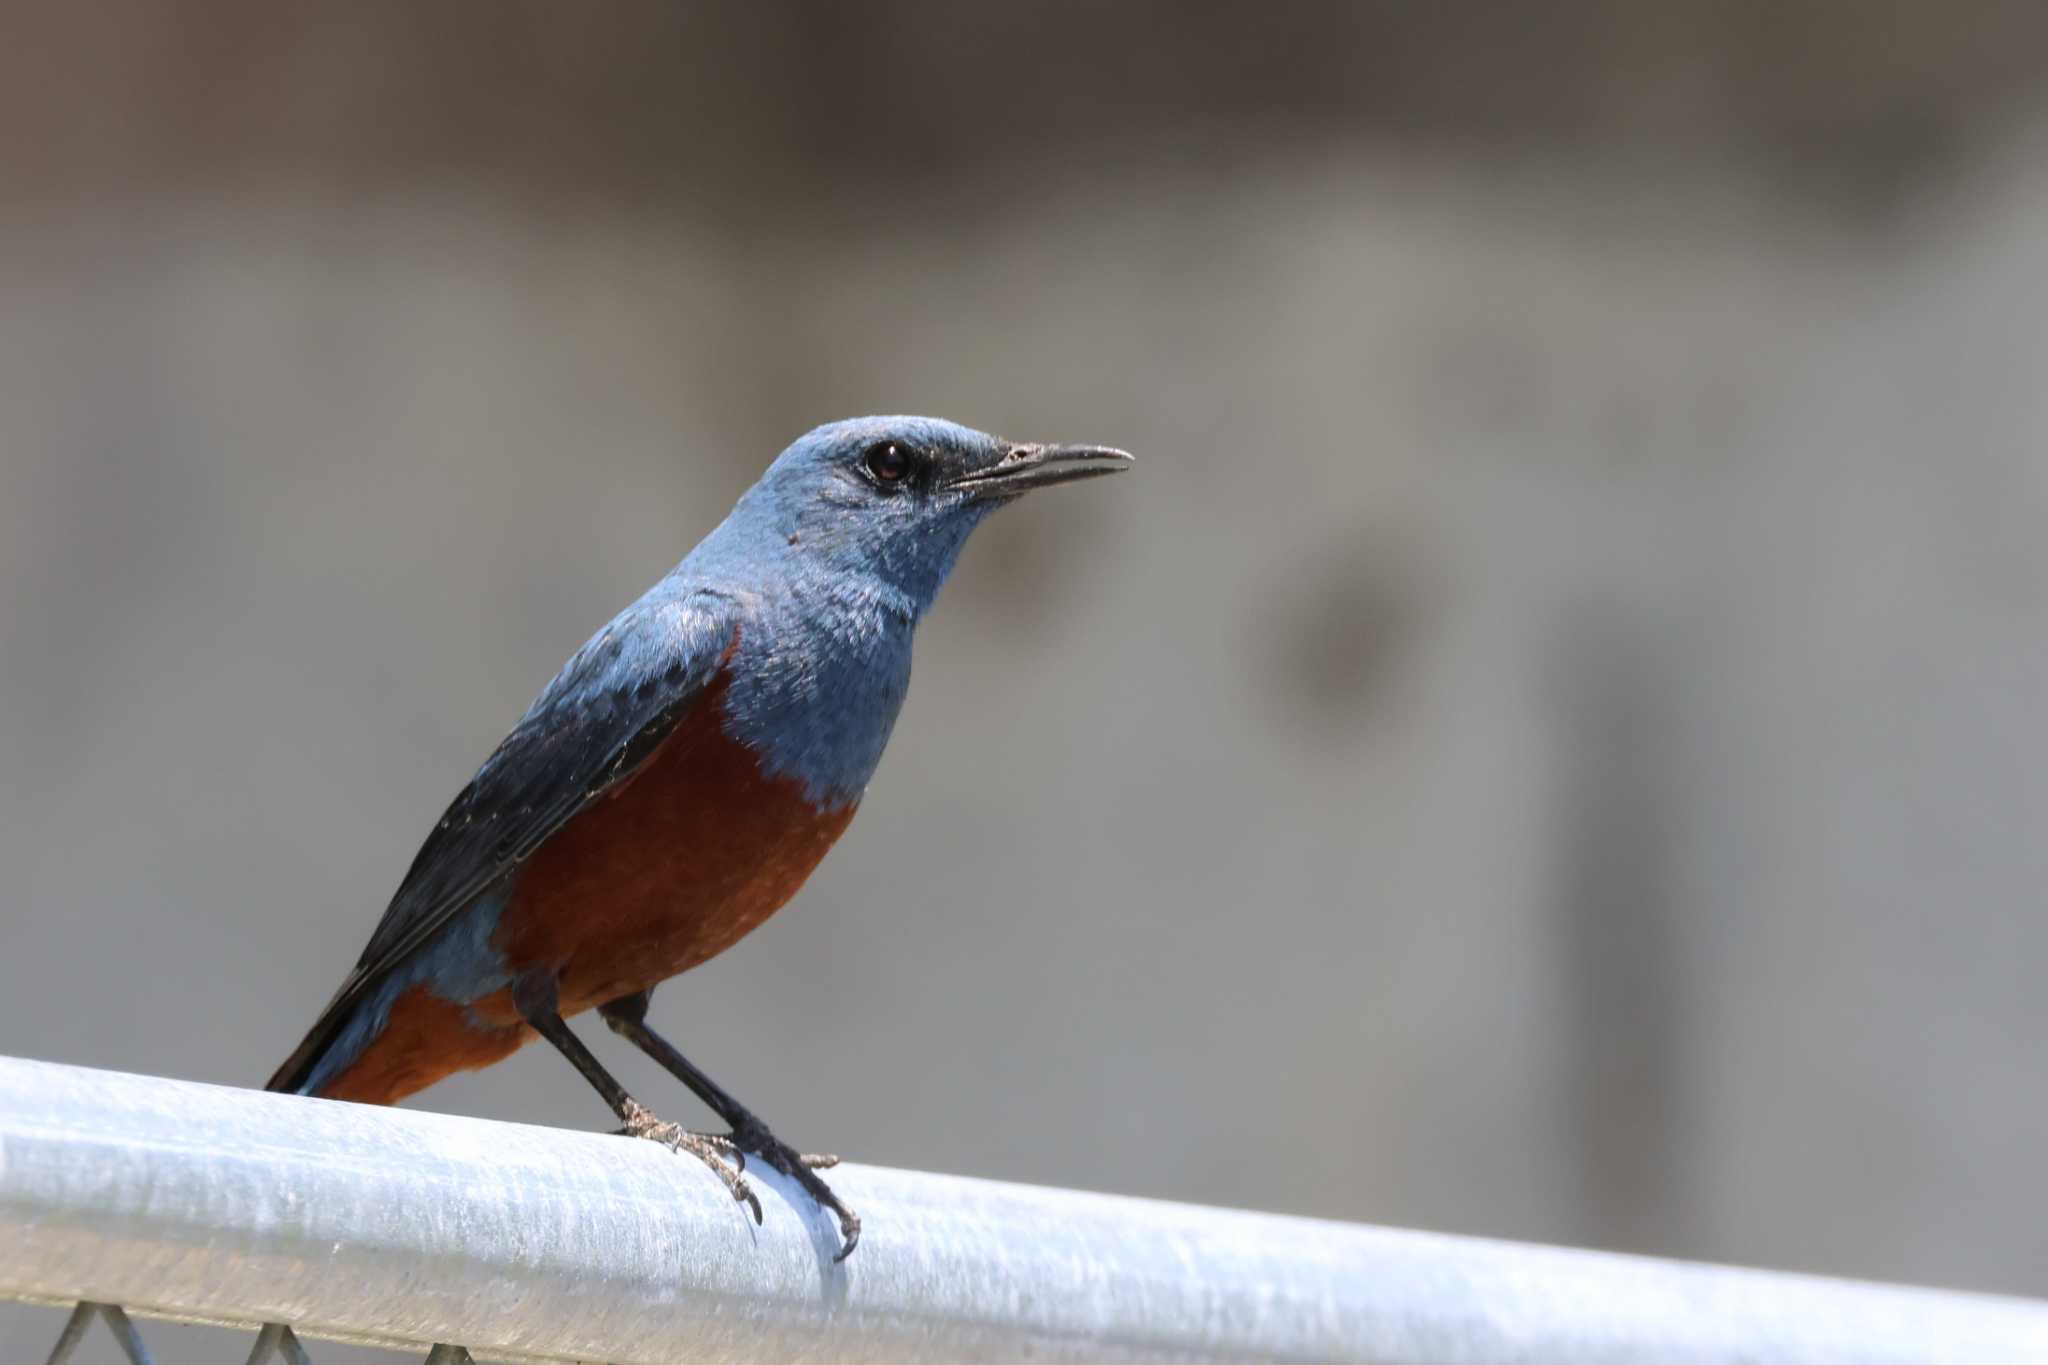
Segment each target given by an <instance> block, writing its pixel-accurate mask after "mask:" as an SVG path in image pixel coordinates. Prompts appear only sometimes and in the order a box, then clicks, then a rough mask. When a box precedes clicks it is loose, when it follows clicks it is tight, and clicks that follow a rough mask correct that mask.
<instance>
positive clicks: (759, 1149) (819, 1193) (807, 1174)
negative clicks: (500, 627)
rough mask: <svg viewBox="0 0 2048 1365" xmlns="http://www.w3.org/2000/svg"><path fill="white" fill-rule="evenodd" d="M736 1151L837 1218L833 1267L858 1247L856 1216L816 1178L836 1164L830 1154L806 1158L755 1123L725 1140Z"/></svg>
mask: <svg viewBox="0 0 2048 1365" xmlns="http://www.w3.org/2000/svg"><path fill="white" fill-rule="evenodd" d="M726 1141H727V1142H728V1143H730V1144H731V1145H732V1146H733V1147H734V1148H736V1149H738V1150H740V1151H751V1152H753V1153H754V1154H755V1155H757V1156H759V1157H760V1158H761V1159H762V1160H763V1161H765V1162H767V1163H768V1164H769V1165H770V1166H773V1167H774V1168H775V1169H776V1170H778V1171H780V1172H782V1173H783V1174H784V1175H786V1176H788V1177H789V1178H790V1179H791V1180H794V1181H795V1182H796V1183H797V1184H799V1185H801V1186H802V1187H803V1190H804V1193H806V1194H808V1195H810V1197H811V1198H812V1199H813V1200H815V1201H816V1202H817V1204H818V1206H819V1207H820V1208H827V1209H830V1210H832V1212H833V1213H835V1214H837V1215H838V1217H839V1236H840V1241H841V1245H840V1248H839V1254H838V1255H836V1256H834V1257H833V1258H832V1262H833V1264H835V1265H837V1264H838V1263H839V1262H841V1261H843V1260H845V1259H846V1258H847V1257H849V1256H851V1255H853V1249H854V1248H855V1247H856V1246H859V1245H860V1215H859V1214H857V1213H855V1212H854V1211H853V1210H852V1209H849V1208H848V1207H846V1205H844V1204H842V1203H840V1202H839V1196H838V1195H836V1194H834V1193H832V1187H831V1186H830V1185H827V1184H826V1183H825V1182H824V1181H822V1180H820V1179H818V1177H817V1174H816V1173H817V1172H818V1171H829V1170H831V1169H832V1168H833V1167H834V1166H837V1165H838V1164H839V1158H838V1157H836V1156H831V1155H806V1154H805V1153H802V1152H799V1151H797V1150H796V1149H795V1148H794V1147H791V1146H790V1145H789V1144H788V1143H786V1142H784V1141H783V1140H782V1139H780V1138H778V1137H776V1136H775V1134H773V1133H771V1132H769V1131H768V1129H767V1127H766V1126H765V1125H763V1124H761V1123H759V1122H758V1121H756V1122H755V1123H753V1124H752V1125H751V1126H747V1127H743V1128H739V1129H736V1130H734V1132H733V1133H732V1134H731V1136H730V1137H728V1138H727V1139H726Z"/></svg>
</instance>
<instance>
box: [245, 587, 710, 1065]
mask: <svg viewBox="0 0 2048 1365" xmlns="http://www.w3.org/2000/svg"><path fill="white" fill-rule="evenodd" d="M737 628H738V627H737V611H736V608H735V605H734V603H733V602H732V601H731V600H730V599H728V598H726V597H724V596H722V595H718V594H714V593H710V592H701V591H700V592H696V593H692V594H689V595H686V596H685V595H678V594H677V593H676V592H675V591H674V590H673V588H672V587H669V586H668V585H657V587H656V588H655V589H654V590H653V591H651V592H650V593H648V594H647V596H645V597H643V598H641V599H640V600H639V601H638V602H635V603H634V604H633V605H632V606H630V607H628V608H627V609H626V610H625V611H623V612H621V613H620V614H619V615H618V616H617V617H616V618H615V619H614V620H613V621H612V622H611V624H610V625H608V626H606V627H605V628H604V629H603V630H601V631H599V632H598V633H597V634H596V635H594V636H592V637H591V639H590V640H589V641H588V642H587V643H585V645H584V646H583V648H581V649H579V650H577V651H576V653H575V654H574V655H573V656H572V657H571V658H570V660H569V662H568V663H567V664H565V665H563V667H562V671H561V672H560V673H558V674H556V675H555V679H554V681H553V682H551V683H549V684H548V685H547V687H546V688H545V689H543V690H542V692H541V694H540V696H539V697H538V698H537V699H536V700H535V701H534V703H533V705H532V706H531V707H529V708H528V709H527V712H526V714H525V715H524V716H522V717H520V720H519V723H518V724H517V725H515V726H514V727H513V728H512V733H511V734H509V735H507V736H506V737H505V740H504V742H503V743H501V744H500V745H499V746H498V747H497V749H496V751H494V752H493V753H492V754H491V756H490V757H489V758H488V759H486V760H485V761H484V765H483V767H481V768H479V769H478V770H477V774H476V776H475V777H473V778H472V779H470V782H469V785H468V786H466V787H464V788H463V789H462V791H461V792H460V793H459V794H458V795H457V796H456V798H455V800H454V801H452V802H451V803H449V806H448V809H447V811H446V812H445V813H444V814H443V815H442V816H441V819H440V822H439V823H438V824H436V825H435V826H434V830H433V833H431V834H429V835H428V836H427V840H426V842H425V843H424V844H422V845H421V847H420V851H419V853H418V854H417V855H416V856H415V857H414V858H413V861H412V867H411V868H410V870H408V871H407V872H406V874H405V879H404V881H402V882H401V883H400V884H399V887H398V891H397V893H396V894H395V895H394V896H392V898H391V904H390V906H389V907H388V908H387V909H386V910H385V911H384V917H383V919H382V920H381V921H379V922H378V925H377V928H376V932H374V933H373V934H371V935H370V942H369V945H368V946H367V947H365V948H364V949H363V954H362V957H361V958H360V959H359V960H358V961H357V963H356V966H355V970H353V971H352V972H350V973H349V975H348V978H347V979H346V980H345V981H343V982H342V984H341V989H340V990H339V991H337V992H336V993H335V995H334V998H333V999H332V1000H331V1001H329V1002H328V1004H327V1008H326V1009H324V1010H322V1011H321V1013H320V1018H319V1019H318V1021H316V1022H315V1023H314V1025H313V1027H312V1030H311V1031H310V1032H308V1033H307V1035H306V1038H305V1040H304V1041H303V1042H301V1043H300V1044H299V1046H298V1048H297V1049H296V1050H295V1051H294V1052H293V1053H292V1055H291V1056H290V1057H289V1058H287V1059H286V1060H285V1063H284V1065H282V1066H281V1067H279V1068H278V1070H277V1072H276V1074H275V1075H273V1076H272V1077H271V1078H270V1081H269V1084H268V1086H267V1088H268V1089H271V1090H296V1089H297V1088H298V1087H299V1086H300V1085H302V1084H304V1083H305V1078H306V1076H307V1075H308V1074H310V1073H311V1071H312V1069H313V1067H314V1066H315V1065H316V1064H317V1062H318V1060H319V1057H320V1055H321V1054H322V1053H323V1052H324V1051H325V1050H326V1048H327V1046H328V1044H329V1043H330V1042H332V1041H333V1038H334V1035H335V1034H336V1033H337V1032H338V1031H339V1030H340V1029H341V1027H342V1025H343V1024H344V1023H345V1022H346V1021H347V1019H348V1016H349V1013H350V1011H351V1010H352V1009H353V1008H354V1006H355V1005H356V1003H357V1002H358V1001H360V1000H361V999H362V998H363V996H364V994H365V993H366V992H368V991H369V990H370V989H371V988H372V987H373V986H375V985H376V984H377V983H378V982H379V981H381V980H383V979H384V977H385V976H387V975H388V974H389V973H390V972H391V971H392V970H393V969H394V968H396V967H397V966H398V965H399V964H400V963H402V962H404V961H405V960H406V959H407V958H408V957H410V956H411V955H412V954H413V953H415V952H417V951H419V949H420V948H421V946H422V945H424V944H425V943H427V941H428V940H430V939H432V938H433V937H434V935H435V934H436V933H437V932H438V931H439V930H440V929H441V928H442V927H443V926H445V925H446V924H447V923H448V922H449V921H450V920H451V919H453V918H454V917H455V916H456V915H457V914H458V913H460V912H461V911H462V910H463V909H464V908H465V907H466V906H468V905H469V904H470V903H471V902H473V901H474V900H475V899H476V898H477V897H478V896H480V895H482V894H483V893H484V892H486V891H488V890H490V889H491V888H492V887H494V886H496V885H498V884H499V883H500V882H502V881H503V880H504V879H505V878H506V877H508V876H509V875H511V873H512V872H513V871H514V869H516V868H517V867H518V866H519V864H520V863H521V862H523V861H525V860H526V859H527V858H528V857H530V856H532V854H533V853H534V851H535V850H536V849H538V848H539V847H540V846H541V845H542V844H543V843H545V842H546V841H547V839H548V837H549V836H550V835H552V834H554V833H555V831H556V830H558V829H560V828H561V827H562V826H563V825H564V824H566V823H568V821H569V820H571V819H572V818H574V817H575V816H576V815H577V813H578V812H580V811H582V810H583V808H584V807H585V806H587V805H589V804H590V803H591V802H592V801H595V800H596V799H598V798H599V797H600V796H602V795H604V793H605V792H606V791H608V790H610V789H611V788H612V787H613V786H614V785H615V784H616V783H617V782H618V781H619V780H620V779H621V778H624V777H626V776H628V775H630V774H631V773H632V772H633V770H634V769H636V768H637V767H639V765H640V764H641V763H643V762H645V761H646V760H647V759H648V757H649V756H651V755H652V754H653V752H654V751H655V749H657V748H658V747H660V745H661V742H662V741H663V740H664V739H666V738H668V736H669V734H670V733H671V732H672V731H673V730H674V729H675V727H676V723H677V722H678V721H679V720H681V719H682V717H683V715H684V713H685V712H687V711H688V710H689V709H690V707H691V705H692V704H693V703H694V702H696V701H697V700H698V698H699V697H700V696H702V694H703V692H704V690H705V688H706V687H708V686H709V685H710V683H711V681H712V679H713V678H714V677H715V676H716V674H717V672H718V670H719V668H720V666H721V665H722V663H723V662H724V659H725V657H726V656H727V653H728V651H729V649H730V647H731V645H732V644H733V642H734V641H735V640H736V638H737V635H736V632H737Z"/></svg>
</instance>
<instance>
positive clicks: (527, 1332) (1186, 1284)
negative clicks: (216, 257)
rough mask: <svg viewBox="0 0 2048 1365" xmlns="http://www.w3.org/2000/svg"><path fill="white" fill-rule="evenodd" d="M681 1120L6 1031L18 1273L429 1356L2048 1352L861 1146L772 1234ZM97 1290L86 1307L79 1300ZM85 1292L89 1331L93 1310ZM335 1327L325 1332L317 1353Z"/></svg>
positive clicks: (1957, 1327) (4, 1123)
mask: <svg viewBox="0 0 2048 1365" xmlns="http://www.w3.org/2000/svg"><path fill="white" fill-rule="evenodd" d="M702 1177H703V1173H702V1172H701V1171H699V1170H696V1169H695V1168H694V1167H693V1166H692V1165H691V1164H690V1163H687V1162H681V1161H677V1160H675V1159H674V1158H673V1157H672V1155H671V1154H670V1153H668V1152H666V1151H663V1150H661V1149H658V1148H657V1147H655V1146H654V1145H653V1144H649V1143H642V1142H635V1141H632V1140H630V1139H623V1138H613V1137H607V1136H603V1135H596V1134H584V1133H570V1132H558V1131H554V1130H549V1129H538V1128H528V1127H521V1126H518V1125H512V1124H502V1123H491V1122H484V1121H480V1120H471V1119H458V1118H451V1117H447V1116H443V1115H435V1114H426V1113H418V1112H412V1111H406V1110H392V1109H378V1108H370V1107H365V1106H358V1105H346V1104H333V1103H327V1102H322V1101H316V1100H302V1099H296V1098H291V1097H286V1096H278V1095H269V1094H263V1093H259V1092H254V1091H243V1090H232V1089H225V1088H221V1087H216V1086H205V1085H195V1084H191V1083H187V1082H178V1081H167V1080H160V1079H153V1078H147V1077H137V1076H124V1075H118V1074H115V1073H110V1072H100V1071H89V1070H84V1069H81V1068H75V1067H64V1066H56V1065H51V1064H47V1063H37V1062H27V1061H19V1060H13V1059H6V1058H0V1298H13V1299H19V1300H24V1301H28V1302H32V1303H38V1304H44V1305H50V1306H52V1307H53V1308H56V1309H60V1310H62V1311H68V1312H69V1314H70V1316H69V1318H68V1319H60V1318H59V1316H58V1313H57V1312H53V1313H52V1314H51V1325H52V1329H53V1332H54V1335H55V1347H54V1350H53V1351H52V1353H51V1355H50V1356H49V1359H50V1360H51V1361H52V1362H54V1365H64V1362H65V1361H67V1360H68V1359H71V1358H72V1357H74V1355H75V1354H76V1352H77V1351H78V1348H79V1346H80V1344H81V1342H83V1341H85V1340H86V1339H87V1338H88V1336H89V1335H90V1333H91V1331H92V1329H93V1328H94V1326H95V1324H104V1326H105V1327H106V1328H108V1329H110V1330H111V1332H112V1334H113V1336H114V1338H115V1340H116V1341H117V1342H118V1343H119V1346H120V1348H121V1350H122V1351H123V1352H124V1353H125V1355H126V1356H127V1358H128V1360H129V1361H130V1363H131V1365H152V1362H151V1357H150V1352H149V1348H148V1345H147V1344H146V1343H145V1341H144V1337H143V1333H142V1331H140V1330H139V1329H138V1328H137V1326H136V1323H135V1321H134V1319H135V1318H137V1317H143V1318H159V1319H166V1320H171V1321H184V1322H200V1323H211V1324H216V1325H229V1326H235V1327H239V1328H243V1329H246V1330H248V1331H251V1332H253V1333H254V1334H255V1336H254V1340H253V1343H252V1345H251V1347H250V1348H249V1355H248V1360H249V1362H250V1365H270V1362H272V1361H282V1362H285V1365H308V1356H309V1351H308V1349H307V1347H306V1346H305V1345H304V1344H303V1342H304V1340H305V1339H326V1340H332V1341H342V1342H357V1343H365V1344H372V1345H380V1346H384V1347H387V1348H392V1349H400V1350H407V1351H411V1352H414V1353H417V1354H418V1355H420V1356H424V1358H425V1359H426V1361H427V1363H428V1365H466V1362H468V1361H469V1359H470V1355H471V1353H472V1352H474V1353H475V1355H476V1356H477V1357H479V1358H484V1359H511V1360H607V1361H615V1362H620V1365H657V1362H670V1361H678V1360H690V1361H765V1360H794V1359H833V1360H851V1361H864V1360H873V1361H884V1360H886V1361H899V1362H900V1361H959V1360H1002V1359H1022V1358H1024V1357H1027V1356H1028V1357H1031V1358H1033V1359H1038V1360H1042V1359H1046V1358H1078V1357H1099V1356H1104V1355H1113V1356H1115V1357H1117V1358H1119V1359H1124V1360H1132V1361H1147V1360H1184V1359H1190V1358H1196V1357H1200V1358H1203V1359H1291V1360H1343V1361H1373V1362H1414V1363H1415V1365H1438V1363H1439V1362H1442V1363H1446V1365H1453V1363H1454V1365H1494V1363H1495V1362H1509V1361H1516V1362H1524V1361H1553V1360H1555V1361H1575V1362H1578V1361H1591V1362H1620V1361H1647V1360H1655V1361H1660V1362H1733V1361H1744V1362H1751V1363H1752V1365H1774V1363H1777V1362H1786V1363H1788V1365H1789V1363H1791V1362H1821V1361H1827V1362H1839V1361H1850V1360H1853V1361H1870V1362H1897V1363H1898V1365H1909V1363H1910V1365H1917V1363H1919V1362H1933V1361H1944V1362H1950V1361H1952V1362H1971V1363H1972V1365H1977V1363H1978V1362H2027V1361H2042V1362H2048V1303H2039V1302H2034V1301H2030V1300H2021V1299H2011V1298H1997V1297H1992V1296H1987V1295H1971V1294H1958V1293H1944V1292H1936V1291H1931V1290H1923V1289H1911V1288H1904V1287H1895V1286H1887V1285H1875V1284H1862V1283H1855V1282H1850V1281H1840V1280H1827V1279H1820V1278H1814V1277H1807V1276H1797V1275H1781V1274H1773V1273H1768V1272H1763V1271H1754V1270H1742V1269H1735V1268H1730V1267H1721V1266H1709V1265H1699V1264H1691V1263H1684V1262H1673V1261H1658V1260H1652V1259H1648V1258H1642V1257H1631V1256H1620V1255H1611V1254H1604V1253H1597V1252H1586V1251H1572V1250H1566V1249H1562V1248H1553V1247H1539V1246H1525V1245H1516V1244H1511V1243H1503V1242H1493V1241H1486V1240H1481V1239H1473V1238H1459V1237H1447V1236H1437V1235H1432V1234H1426V1233H1415V1232H1400V1231H1393V1230H1388V1229H1380V1228H1370V1227H1360V1226H1354V1225H1347V1224H1339V1223H1329V1222H1320V1221H1316V1220H1311V1219H1301V1218H1286V1217H1277V1216H1272V1215H1264V1214H1252V1213H1242V1212H1235V1211H1229V1210H1221V1209H1207V1208H1197V1207H1191V1206H1186V1205H1176V1204H1165V1203H1158V1202H1153V1201H1147V1200H1138V1199H1127V1198H1119V1197H1115V1196H1108V1195H1094V1194H1083V1193H1078V1192H1075V1191H1067V1190H1049V1189H1035V1188H1030V1187H1024V1186H1014V1185H1003V1184H997V1183H993V1182H988V1181H977V1180H968V1179H962V1178H958V1177H949V1176H938V1175H928V1174H921V1173H917V1172H907V1171H890V1170H883V1169H879V1168H873V1167H846V1168H842V1171H841V1177H842V1178H843V1180H844V1183H845V1186H846V1190H847V1193H848V1195H849V1198H850V1199H852V1200H853V1201H854V1202H855V1203H856V1205H857V1206H858V1207H861V1208H862V1209H863V1211H864V1212H865V1213H867V1215H868V1223H869V1228H870V1234H869V1236H868V1238H866V1239H864V1240H863V1243H862V1245H861V1248H860V1250H859V1252H858V1253H857V1254H856V1255H855V1256H854V1257H853V1258H852V1259H851V1260H849V1261H848V1262H846V1263H844V1264H835V1263H834V1262H833V1260H832V1257H833V1254H834V1253H835V1252H836V1251H837V1249H838V1240H837V1227H836V1224H835V1223H834V1222H833V1220H832V1219H831V1218H830V1217H829V1216H827V1215H824V1214H823V1213H821V1212H820V1211H819V1210H817V1209H816V1208H815V1207H813V1206H811V1205H810V1204H809V1201H808V1200H807V1199H805V1197H804V1196H803V1195H802V1193H801V1191H799V1190H797V1189H796V1188H795V1187H794V1186H793V1185H789V1184H786V1183H780V1182H778V1180H777V1179H776V1178H775V1176H774V1175H773V1173H772V1172H762V1173H761V1180H760V1183H761V1192H762V1194H763V1196H764V1197H763V1203H764V1205H765V1206H766V1208H767V1219H766V1221H765V1223H764V1224H762V1225H761V1226H759V1227H757V1226H756V1225H755V1224H754V1223H753V1222H752V1220H751V1219H750V1218H749V1217H747V1216H745V1215H744V1214H743V1213H742V1212H741V1211H740V1210H739V1208H738V1206H736V1205H734V1204H733V1203H732V1202H731V1201H730V1200H729V1199H727V1198H726V1197H725V1193H724V1191H723V1189H722V1188H721V1187H719V1186H718V1185H717V1183H716V1182H714V1181H711V1180H708V1179H704V1178H702ZM74 1305H75V1306H74ZM60 1321H61V1324H62V1325H61V1328H60V1327H59V1326H58V1324H59V1322H60ZM317 1349H318V1348H317V1347H316V1351H317Z"/></svg>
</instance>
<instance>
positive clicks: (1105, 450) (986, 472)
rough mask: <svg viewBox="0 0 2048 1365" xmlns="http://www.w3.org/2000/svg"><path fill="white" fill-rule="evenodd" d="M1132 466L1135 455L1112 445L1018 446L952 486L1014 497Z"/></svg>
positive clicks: (976, 494) (990, 495) (984, 495)
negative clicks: (1132, 455)
mask: <svg viewBox="0 0 2048 1365" xmlns="http://www.w3.org/2000/svg"><path fill="white" fill-rule="evenodd" d="M1130 467H1131V457H1130V456H1129V455H1127V454H1125V453H1124V452H1123V451H1121V450H1114V449H1111V448H1110V447H1109V446H1040V445H1016V446H1011V447H1009V448H1008V449H1007V450H1005V451H1004V452H1003V458H1002V459H1000V460H998V461H996V462H995V463H994V464H992V465H985V466H983V467H982V468H980V469H972V470H969V471H968V472H967V473H965V474H962V475H961V476H960V477H958V478H956V479H954V480H953V481H952V483H951V485H950V486H951V487H954V488H957V489H959V490H960V491H961V492H963V493H968V494H970V495H972V496H974V497H977V498H1014V497H1016V496H1017V495H1018V494H1020V493H1029V492H1030V491H1031V490H1032V489H1034V488H1050V487H1052V486H1053V485H1054V484H1056V483H1073V482H1074V481H1075V480H1077V479H1092V478H1095V477H1097V476H1099V475H1102V474H1116V473H1120V472H1122V471H1123V470H1126V469H1129V468H1130Z"/></svg>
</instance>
